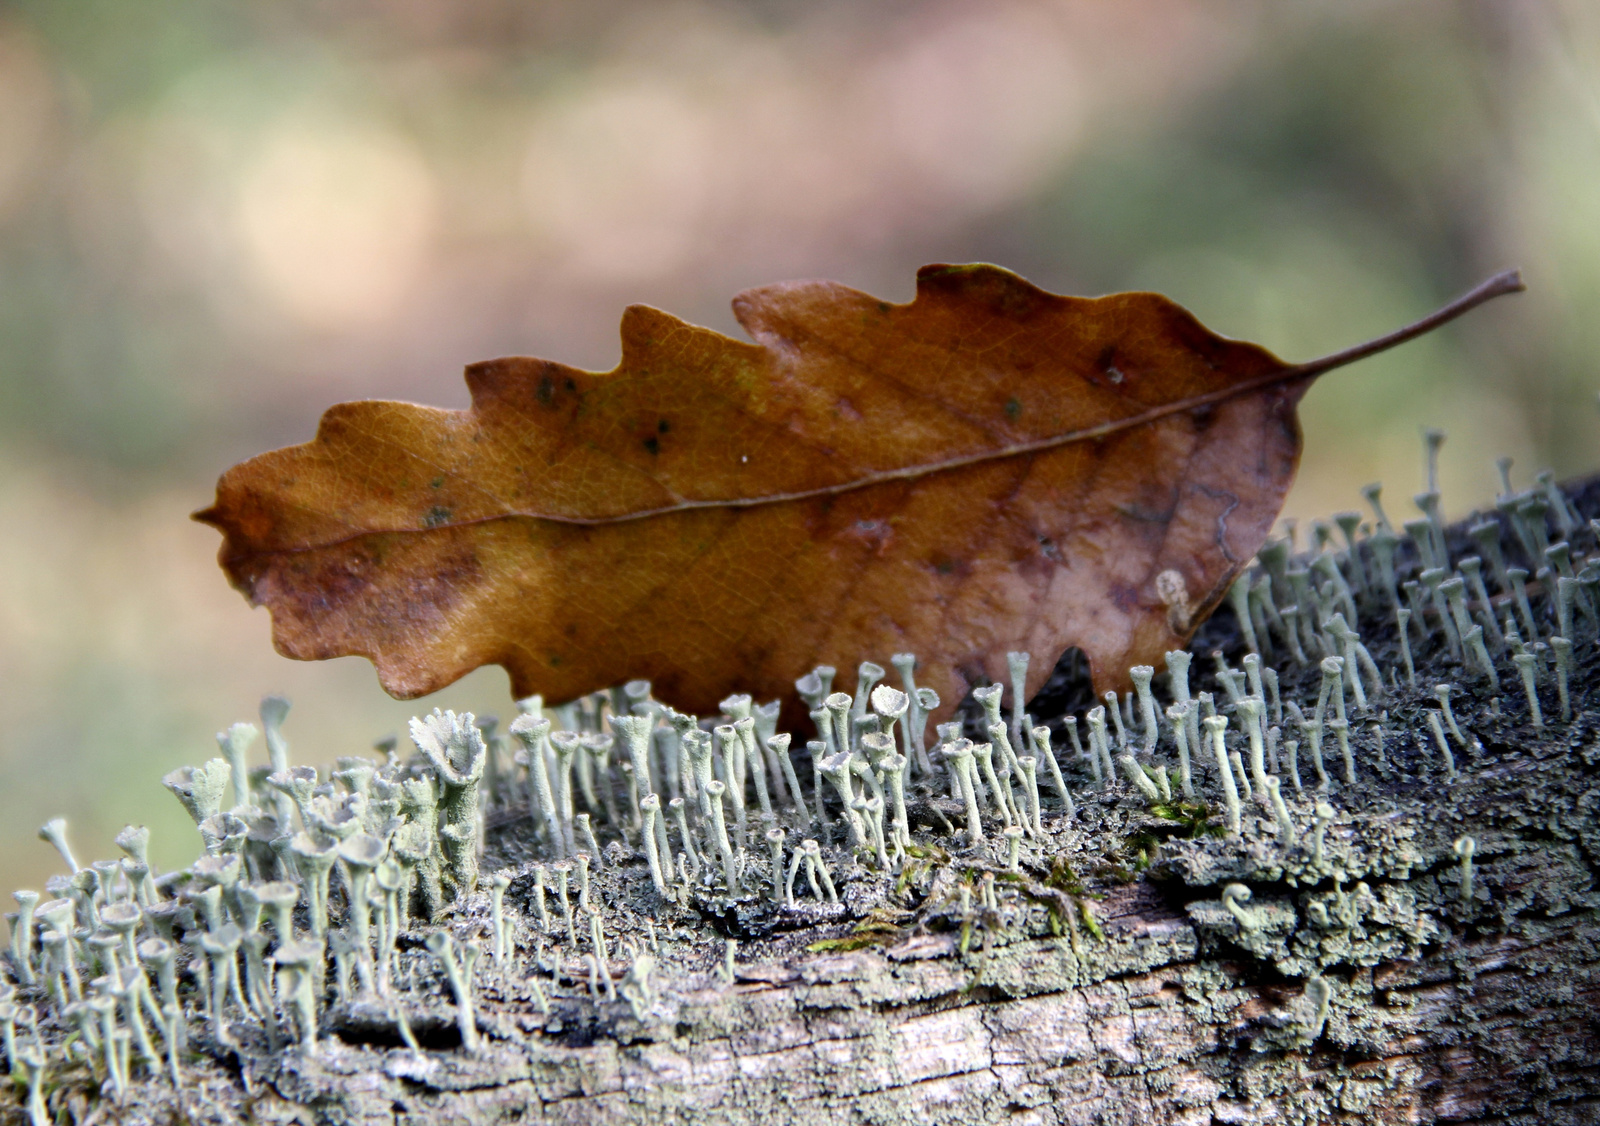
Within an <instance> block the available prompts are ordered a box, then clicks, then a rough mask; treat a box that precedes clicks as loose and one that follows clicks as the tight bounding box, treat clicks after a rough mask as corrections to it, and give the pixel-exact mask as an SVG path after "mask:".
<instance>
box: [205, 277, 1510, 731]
mask: <svg viewBox="0 0 1600 1126" xmlns="http://www.w3.org/2000/svg"><path fill="white" fill-rule="evenodd" d="M1520 287H1521V283H1520V281H1519V280H1517V279H1516V277H1515V276H1514V275H1509V274H1508V275H1502V276H1500V277H1499V278H1496V279H1492V280H1491V281H1490V282H1486V283H1485V284H1484V285H1483V286H1480V287H1479V288H1478V289H1477V290H1475V291H1473V293H1471V294H1468V295H1466V296H1465V297H1463V298H1461V299H1460V300H1459V301H1457V302H1455V303H1453V304H1452V305H1450V306H1447V307H1446V308H1445V309H1443V310H1441V311H1440V312H1439V313H1437V314H1435V315H1434V316H1433V317H1431V318H1429V319H1428V320H1426V321H1422V322H1418V324H1417V325H1414V326H1411V327H1410V328H1408V329H1404V330H1401V331H1400V332H1399V333H1396V334H1394V335H1393V336H1391V337H1387V338H1384V339H1383V340H1380V341H1375V342H1373V343H1372V344H1371V345H1364V346H1362V347H1361V348H1358V349H1352V350H1351V351H1350V352H1348V353H1342V354H1340V355H1339V356H1334V357H1329V358H1328V359H1327V360H1323V361H1318V362H1317V363H1314V364H1307V365H1300V366H1291V365H1288V364H1285V363H1284V362H1283V361H1281V360H1279V359H1277V358H1276V357H1274V356H1273V355H1271V354H1270V353H1268V352H1267V351H1266V350H1264V349H1262V348H1260V347H1258V346H1256V345H1254V344H1247V343H1241V342H1238V341H1232V340H1227V339H1224V338H1222V337H1219V336H1217V335H1215V334H1214V333H1212V332H1210V331H1208V330H1207V329H1205V328H1204V327H1203V326H1202V325H1201V324H1200V323H1199V322H1198V321H1196V320H1195V318H1194V317H1193V316H1191V315H1190V314H1189V313H1188V312H1186V311H1185V310H1184V309H1182V308H1181V307H1179V306H1178V305H1176V304H1174V303H1173V302H1171V301H1169V300H1167V299H1166V298H1164V297H1161V296H1159V295H1156V294H1151V293H1122V294H1114V295H1112V296H1109V297H1101V298H1093V299H1088V298H1077V297H1058V296H1055V295H1053V294H1050V293H1046V292H1044V291H1043V290H1040V289H1038V288H1036V287H1034V286H1033V285H1031V284H1029V283H1028V282H1026V281H1024V280H1023V279H1021V278H1019V277H1017V276H1016V275H1015V274H1012V273H1010V272H1008V271H1006V270H1002V269H999V268H997V267H994V266H928V267H925V268H924V269H923V270H921V271H920V272H919V273H918V275H917V296H916V299H915V300H914V301H912V302H910V303H909V304H905V305H894V304H890V303H888V302H884V301H879V300H877V299H875V298H873V297H870V296H868V295H867V294H865V293H860V292H858V291H856V290H852V289H848V288H846V287H844V286H841V285H836V284H833V283H830V282H795V283H789V284H785V285H775V286H768V287H766V288H763V289H756V290H752V291H750V292H748V293H745V294H743V295H741V296H740V297H738V298H737V299H736V300H735V301H734V311H735V313H736V314H737V316H738V318H739V323H740V324H742V325H743V326H744V327H745V329H746V330H747V331H748V332H749V333H750V335H751V336H752V337H753V338H754V340H755V341H756V343H754V344H746V343H743V342H740V341H736V340H732V339H729V338H728V337H725V336H722V335H720V334H719V333H716V332H712V331H710V330H708V329H704V328H697V327H695V326H693V325H690V324H686V323H684V322H683V321H680V320H678V319H676V318H675V317H672V316H669V315H668V314H666V313H662V312H658V311H657V310H655V309H651V308H647V307H644V306H633V307H631V308H629V309H628V310H627V312H626V313H625V314H624V315H623V319H622V360H621V363H620V364H619V365H618V366H617V368H616V370H615V371H612V372H608V373H594V372H587V371H580V370H577V369H575V368H570V367H566V366H563V365H561V364H557V363H553V362H550V361H546V360H536V359H527V358H521V357H514V358H509V359H501V360H492V361H489V362H486V363H479V364H474V365H472V366H471V367H469V368H468V369H467V373H466V374H467V384H468V386H469V387H470V389H471V392H472V407H471V409H470V410H466V411H451V410H439V409H434V408H430V407H421V406H415V405H411V404H407V403H393V402H356V403H344V404H341V405H339V406H335V407H333V408H332V409H330V410H329V411H328V412H327V413H326V414H324V415H323V417H322V423H321V425H320V426H319V427H318V430H317V436H316V439H315V440H314V441H312V442H309V443H307V444H305V445H302V446H294V447H290V448H287V449H282V450H278V451H275V452H273V453H269V454H264V455H262V456H260V457H256V458H252V459H251V460H249V461H246V462H244V463H242V464H240V465H237V466H234V467H233V468H232V469H230V470H229V471H228V472H227V473H226V474H224V475H223V477H222V479H221V480H220V481H219V482H218V485H217V500H216V503H215V505H213V506H212V507H211V508H209V509H206V510H205V511H203V512H199V513H196V518H197V519H199V520H203V521H205V522H206V523H209V524H212V525H214V526H216V527H217V528H219V529H220V530H221V531H222V533H223V544H222V550H221V555H220V561H221V563H222V566H223V568H224V569H225V570H226V571H227V573H228V576H229V578H230V579H231V580H232V582H233V584H234V586H236V587H237V588H238V589H239V590H241V591H243V592H244V593H245V594H246V595H247V596H248V597H249V599H250V601H251V602H252V603H253V604H256V605H266V606H267V607H269V608H270V609H271V611H272V615H273V638H274V642H275V643H276V645H277V648H278V650H279V651H280V652H282V653H284V654H285V655H287V656H290V657H297V658H302V659H311V658H323V657H336V656H344V655H347V654H352V653H359V654H362V655H364V656H366V657H369V658H370V659H371V660H372V661H373V662H374V663H375V664H376V665H377V669H378V676H379V678H380V679H381V681H382V683H383V686H384V687H385V688H386V689H388V690H389V691H390V692H391V693H393V694H394V695H396V696H400V697H413V696H419V695H422V694H424V693H427V692H432V691H434V690H435V689H438V688H441V687H443V686H444V685H446V684H449V683H450V682H451V681H453V680H455V679H456V678H458V677H460V676H462V675H463V674H465V673H467V672H470V671H471V670H472V669H475V668H477V667H479V666H480V665H485V664H501V665H504V666H505V667H506V669H507V670H508V671H509V672H510V674H511V684H512V689H513V691H514V692H515V693H516V694H517V695H518V696H524V695H530V694H533V693H536V692H537V693H543V694H544V695H545V696H546V697H547V698H550V699H552V700H557V701H560V700H567V699H570V698H572V697H574V696H577V695H580V694H583V693H586V692H589V691H592V690H595V689H597V688H601V687H604V686H607V685H611V684H616V683H620V682H621V681H623V680H626V679H629V678H633V677H647V678H649V679H650V680H652V681H654V683H655V687H656V692H657V694H658V696H659V697H660V698H661V699H664V700H666V701H668V702H670V703H672V704H674V705H675V706H677V707H680V708H682V709H685V710H690V711H694V712H698V713H701V714H705V713H710V712H714V711H716V710H717V707H716V705H717V701H719V700H720V699H721V698H722V697H724V696H725V695H727V694H728V693H730V692H732V691H748V692H752V693H754V694H756V695H757V697H758V698H768V697H772V696H778V695H780V694H781V695H785V696H787V695H788V694H789V692H790V689H791V685H792V684H793V682H794V680H795V678H796V677H798V676H800V675H802V674H804V673H805V672H807V671H808V670H810V669H811V668H812V667H813V666H814V665H817V664H832V665H836V666H838V667H840V668H853V667H854V665H855V662H857V661H858V660H861V659H864V658H870V659H875V660H878V661H880V662H884V663H886V661H887V658H888V657H889V656H890V654H892V653H896V652H913V653H915V654H917V656H918V658H919V672H918V679H919V682H920V683H924V684H928V685H930V686H931V687H933V688H934V689H935V690H937V691H938V693H939V695H940V697H941V698H942V699H943V701H944V704H945V706H944V709H943V711H945V712H948V710H949V708H950V707H951V706H953V705H954V704H955V702H956V701H958V700H959V699H960V698H961V697H962V696H963V695H965V693H966V691H967V689H968V688H969V687H970V686H972V685H974V684H977V683H982V682H986V681H1000V680H1003V679H1004V678H1005V676H1006V663H1005V654H1006V652H1007V651H1008V650H1014V649H1025V650H1028V651H1030V652H1031V653H1032V654H1034V657H1035V660H1034V661H1033V663H1032V665H1031V667H1030V671H1029V684H1028V690H1029V693H1030V695H1031V694H1032V692H1034V691H1036V690H1037V689H1038V688H1039V686H1040V685H1041V684H1042V683H1043V681H1044V679H1045V678H1046V677H1047V676H1048V675H1049V673H1050V669H1051V665H1052V663H1053V661H1054V659H1055V658H1056V657H1057V656H1059V655H1060V654H1061V653H1062V652H1063V651H1064V650H1065V649H1066V648H1067V647H1069V646H1073V645H1077V646H1080V647H1081V648H1082V649H1083V650H1084V652H1085V654H1086V655H1087V656H1088V658H1089V662H1090V667H1091V668H1092V670H1093V674H1094V678H1095V684H1096V687H1097V689H1099V690H1102V691H1103V690H1105V689H1106V688H1109V687H1120V686H1123V684H1124V682H1125V680H1126V669H1127V668H1128V667H1129V666H1130V665H1134V664H1154V663H1157V662H1158V660H1159V658H1160V657H1161V654H1162V653H1163V652H1164V651H1165V650H1167V649H1171V648H1174V647H1177V646H1180V645H1182V644H1184V643H1185V642H1186V641H1187V640H1188V638H1189V636H1190V634H1191V633H1192V631H1193V629H1194V627H1195V626H1196V625H1197V624H1198V622H1199V621H1200V620H1201V619H1202V618H1203V617H1204V616H1205V615H1206V614H1207V613H1208V612H1209V611H1210V610H1211V608H1212V607H1213V606H1214V605H1215V604H1216V603H1217V601H1218V599H1219V598H1221V597H1222V595H1223V592H1224V591H1225V590H1226V589H1227V586H1228V584H1229V582H1230V581H1231V580H1232V579H1233V577H1234V576H1235V575H1236V574H1237V573H1238V571H1239V570H1240V568H1241V567H1243V566H1244V565H1245V563H1246V561H1247V560H1249V559H1250V558H1251V556H1252V555H1253V553H1254V552H1255V551H1256V549H1257V548H1258V547H1259V546H1260V545H1261V543H1262V541H1263V539H1264V538H1265V536H1266V534H1267V532H1268V529H1269V527H1270V525H1271V523H1272V521H1273V519H1274V518H1275V517H1276V515H1277V513H1278V509H1279V506H1280V505H1281V503H1282V501H1283V497H1284V494H1285V493H1286V492H1287V490H1288V488H1289V484H1290V481H1291V479H1292V478H1293V476H1294V470H1295V465H1296V463H1297V461H1298V458H1299V455H1300V431H1299V424H1298V422H1297V420H1296V418H1295V405H1296V403H1297V402H1298V401H1299V399H1300V396H1301V395H1302V394H1303V393H1304V392H1305V389H1306V387H1307V386H1308V385H1309V383H1310V380H1311V378H1312V377H1313V376H1315V375H1317V374H1319V373H1321V372H1322V371H1325V370H1328V369H1329V368H1330V367H1333V366H1336V365H1338V364H1340V363H1344V362H1349V361H1350V360H1352V359H1357V358H1360V357H1361V356H1363V355H1367V354H1370V353H1371V352H1373V351H1377V350H1379V349H1380V348H1382V347H1388V346H1390V345H1392V344H1394V343H1398V342H1399V341H1400V340H1403V339H1409V338H1411V336H1414V335H1417V334H1418V333H1420V332H1423V331H1426V330H1427V329H1429V328H1432V327H1434V325H1436V324H1438V323H1442V322H1443V321H1444V320H1448V319H1450V318H1451V317H1453V316H1456V315H1459V314H1460V313H1461V312H1463V311H1465V309H1467V308H1470V307H1472V306H1473V305H1476V304H1478V303H1481V302H1482V301H1484V300H1487V299H1488V297H1491V296H1494V295H1496V294H1498V293H1503V292H1508V291H1510V290H1512V289H1517V288H1520Z"/></svg>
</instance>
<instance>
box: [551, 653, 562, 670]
mask: <svg viewBox="0 0 1600 1126" xmlns="http://www.w3.org/2000/svg"><path fill="white" fill-rule="evenodd" d="M549 661H550V667H551V668H553V669H558V668H560V667H561V654H559V653H552V654H550V657H549Z"/></svg>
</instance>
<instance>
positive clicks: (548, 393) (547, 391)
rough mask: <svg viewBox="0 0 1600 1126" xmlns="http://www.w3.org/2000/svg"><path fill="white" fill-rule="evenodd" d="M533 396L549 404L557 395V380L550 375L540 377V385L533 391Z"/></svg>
mask: <svg viewBox="0 0 1600 1126" xmlns="http://www.w3.org/2000/svg"><path fill="white" fill-rule="evenodd" d="M533 397H534V398H535V399H537V400H539V402H541V403H543V404H544V405H545V406H549V405H550V403H551V401H552V400H554V399H555V397H556V385H555V381H554V380H553V379H551V378H550V377H549V376H548V375H546V376H541V377H540V379H539V386H538V387H537V388H536V389H535V390H534V392H533Z"/></svg>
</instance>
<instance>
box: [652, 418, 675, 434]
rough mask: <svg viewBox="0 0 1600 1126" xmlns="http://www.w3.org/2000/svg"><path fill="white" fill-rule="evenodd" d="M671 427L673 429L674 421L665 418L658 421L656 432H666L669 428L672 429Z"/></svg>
mask: <svg viewBox="0 0 1600 1126" xmlns="http://www.w3.org/2000/svg"><path fill="white" fill-rule="evenodd" d="M671 429H672V423H670V422H668V421H667V420H666V419H664V418H663V419H662V420H661V421H660V422H658V423H656V433H658V434H665V433H666V432H667V431H668V430H671Z"/></svg>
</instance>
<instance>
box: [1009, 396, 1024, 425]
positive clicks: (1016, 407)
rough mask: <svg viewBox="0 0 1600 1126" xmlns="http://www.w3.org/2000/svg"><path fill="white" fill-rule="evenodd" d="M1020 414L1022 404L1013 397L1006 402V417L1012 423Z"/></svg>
mask: <svg viewBox="0 0 1600 1126" xmlns="http://www.w3.org/2000/svg"><path fill="white" fill-rule="evenodd" d="M1021 413H1022V403H1021V402H1020V401H1018V400H1017V399H1016V397H1015V396H1013V397H1012V398H1009V399H1007V400H1006V417H1007V418H1009V419H1012V420H1013V421H1014V420H1015V419H1016V418H1017V416H1018V415H1020V414H1021Z"/></svg>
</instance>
